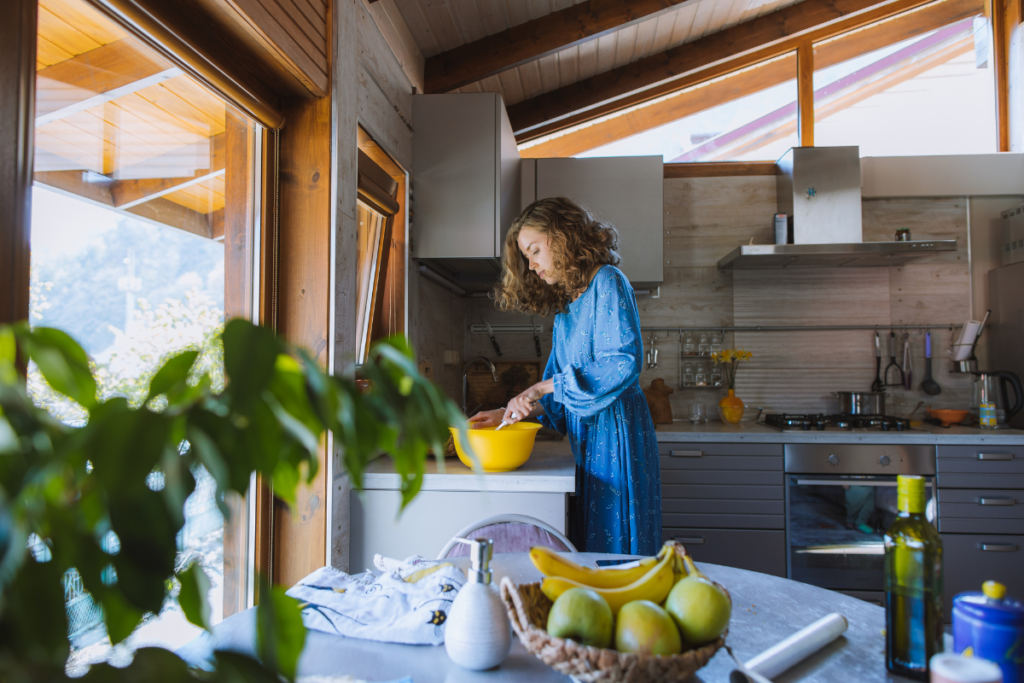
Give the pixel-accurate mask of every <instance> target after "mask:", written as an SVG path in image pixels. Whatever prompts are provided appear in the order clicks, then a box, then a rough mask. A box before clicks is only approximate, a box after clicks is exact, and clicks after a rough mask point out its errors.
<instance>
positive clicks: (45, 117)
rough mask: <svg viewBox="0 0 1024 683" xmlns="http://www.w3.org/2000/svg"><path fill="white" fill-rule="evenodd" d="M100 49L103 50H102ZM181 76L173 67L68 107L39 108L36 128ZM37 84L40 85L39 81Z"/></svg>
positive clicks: (179, 70) (178, 70) (177, 69)
mask: <svg viewBox="0 0 1024 683" xmlns="http://www.w3.org/2000/svg"><path fill="white" fill-rule="evenodd" d="M100 49H102V48H100ZM58 66H59V65H58ZM50 68H53V67H50ZM181 75H182V71H181V69H179V68H178V67H176V66H172V67H171V68H169V69H167V70H165V71H160V72H158V73H155V74H153V75H152V76H147V77H145V78H142V79H139V80H137V81H135V82H133V83H128V84H126V85H123V86H121V87H119V88H114V89H112V90H108V91H106V92H103V93H97V94H96V95H93V96H92V97H87V98H85V99H83V100H79V101H78V102H73V103H71V104H68V105H66V106H64V107H61V108H59V109H53V110H50V111H46V110H45V109H42V111H41V113H39V112H40V108H37V109H36V111H37V113H38V115H37V116H36V126H44V125H46V124H47V123H50V122H51V121H56V120H57V119H63V118H67V117H68V116H71V115H73V114H77V113H78V112H81V111H85V110H86V109H92V108H93V107H98V106H100V105H102V104H103V103H105V102H110V101H112V100H116V99H120V98H124V97H127V96H129V95H133V94H135V93H136V92H137V91H138V90H142V89H144V88H148V87H150V86H153V85H156V84H157V83H162V82H163V81H167V80H170V79H172V78H177V77H178V76H181ZM36 82H37V83H38V82H39V81H38V80H37V81H36ZM48 99H49V98H48ZM38 101H39V100H37V102H38ZM49 101H51V102H52V100H49Z"/></svg>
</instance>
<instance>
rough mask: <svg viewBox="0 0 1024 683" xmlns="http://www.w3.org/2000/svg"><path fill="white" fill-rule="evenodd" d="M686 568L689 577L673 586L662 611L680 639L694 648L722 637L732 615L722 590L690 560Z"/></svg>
mask: <svg viewBox="0 0 1024 683" xmlns="http://www.w3.org/2000/svg"><path fill="white" fill-rule="evenodd" d="M685 559H686V560H689V558H688V557H687V558H685ZM686 565H687V569H688V570H689V574H688V575H687V576H686V577H685V578H683V579H681V580H680V581H678V582H677V583H676V585H675V586H673V587H672V590H671V592H669V594H668V598H666V599H665V610H666V611H667V612H668V613H669V614H670V615H672V619H673V620H674V621H675V622H676V624H677V625H678V626H679V631H680V632H681V633H682V635H683V639H684V640H685V641H686V642H687V643H689V644H690V645H694V646H696V645H702V644H704V643H709V642H711V641H712V640H715V639H717V638H718V637H719V636H720V635H722V632H723V631H725V629H726V627H727V626H729V618H730V617H731V616H732V601H731V600H730V599H729V595H728V594H727V593H726V592H725V591H724V590H722V589H721V588H719V587H718V586H716V585H715V584H714V583H713V582H712V581H710V580H709V579H708V578H707V577H706V576H704V575H703V574H701V573H700V572H698V571H697V568H696V567H695V566H694V565H693V562H692V561H688V562H687V563H686Z"/></svg>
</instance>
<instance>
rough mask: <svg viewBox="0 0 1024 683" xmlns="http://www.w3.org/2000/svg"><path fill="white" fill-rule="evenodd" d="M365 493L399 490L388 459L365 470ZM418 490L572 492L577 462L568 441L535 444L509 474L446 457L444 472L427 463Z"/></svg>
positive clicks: (431, 462)
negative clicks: (470, 466)
mask: <svg viewBox="0 0 1024 683" xmlns="http://www.w3.org/2000/svg"><path fill="white" fill-rule="evenodd" d="M363 483H364V485H365V487H366V489H367V490H395V491H397V490H399V489H400V488H401V478H400V477H399V475H398V473H397V472H395V465H394V463H393V462H392V461H391V459H390V458H387V457H384V458H378V459H377V460H374V461H373V462H372V463H370V464H369V466H368V467H367V468H366V473H365V475H364V480H363ZM420 490H421V491H495V492H497V491H508V492H516V491H531V492H534V493H572V492H574V491H575V490H576V461H575V459H574V458H573V455H572V449H571V447H570V446H569V440H568V439H563V440H562V441H537V442H536V443H535V444H534V446H533V454H532V455H531V456H530V459H529V460H527V461H526V464H525V465H523V466H522V467H520V468H519V469H517V470H513V471H511V472H474V471H473V470H471V469H470V468H468V467H466V466H465V465H463V464H462V461H460V460H459V459H458V458H445V461H444V472H441V471H440V469H439V467H438V464H437V460H435V459H434V458H430V459H429V460H427V467H426V474H424V475H423V488H422V489H420Z"/></svg>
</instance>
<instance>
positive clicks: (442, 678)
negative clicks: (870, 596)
mask: <svg viewBox="0 0 1024 683" xmlns="http://www.w3.org/2000/svg"><path fill="white" fill-rule="evenodd" d="M602 557H621V556H610V555H598V554H590V553H581V554H579V555H577V556H576V558H577V559H578V560H579V561H581V562H593V560H595V559H597V558H602ZM467 562H468V559H467V558H462V562H460V564H466V563H467ZM698 567H699V568H700V569H701V571H703V572H705V573H706V574H707V575H708V576H709V577H711V578H712V579H714V580H716V581H718V582H719V583H721V584H722V585H724V586H725V587H726V588H728V589H729V591H730V593H731V594H732V599H733V613H732V622H731V623H730V628H729V636H728V639H727V640H728V643H729V645H730V647H732V649H733V651H734V652H735V653H736V656H737V657H739V658H740V659H741V660H743V661H747V660H749V659H751V658H752V657H754V656H755V655H757V654H758V653H760V652H762V651H764V650H766V649H767V648H768V647H770V646H772V645H774V644H775V643H777V642H779V641H781V640H782V639H784V638H785V637H787V636H789V635H791V634H793V633H794V632H796V631H798V630H800V629H801V628H803V627H805V626H807V625H809V624H811V623H812V622H814V621H816V620H818V619H819V618H821V617H823V616H825V615H827V614H829V613H831V612H839V613H840V614H842V615H843V616H845V617H846V619H847V620H848V622H849V624H850V628H849V629H848V630H847V632H846V633H845V634H844V635H843V636H841V637H840V638H839V639H838V640H836V641H834V642H832V643H831V644H830V645H828V646H826V647H825V648H824V649H823V650H821V651H819V652H818V653H817V654H815V655H812V656H811V657H810V658H809V659H807V660H804V661H803V662H802V663H800V664H798V665H797V666H796V667H795V668H793V669H791V670H790V671H788V672H786V673H784V674H781V675H780V676H777V677H776V678H775V683H795V682H796V681H801V682H807V683H812V682H813V683H847V682H848V681H858V683H872V682H873V681H906V680H908V679H905V678H902V677H899V676H892V675H891V674H889V673H888V672H887V671H886V669H885V641H884V638H883V636H882V629H883V628H884V611H883V610H882V608H881V607H878V606H876V605H871V604H869V603H866V602H862V601H860V600H857V599H855V598H851V597H848V596H846V595H842V594H840V593H834V592H832V591H828V590H825V589H822V588H817V587H815V586H810V585H807V584H803V583H798V582H796V581H790V580H788V579H781V578H778V577H774V576H768V575H766V574H759V573H756V572H751V571H747V570H744V569H735V568H732V567H723V566H719V565H714V564H704V563H698ZM493 570H494V577H495V583H498V582H500V580H501V577H503V576H508V577H510V578H511V579H512V580H513V581H515V582H517V583H529V582H532V581H537V580H539V578H540V574H539V573H538V572H537V570H536V569H534V567H533V565H532V564H530V560H529V557H528V556H527V555H526V554H510V555H497V556H495V558H494V563H493ZM254 641H255V610H246V611H244V612H241V613H240V614H236V615H234V616H232V617H229V618H228V619H226V620H224V621H223V622H222V623H221V624H220V625H218V626H217V627H215V628H214V630H213V633H212V635H204V636H201V637H200V638H197V639H196V640H194V641H192V642H191V643H189V644H188V645H186V646H184V647H183V648H181V649H180V650H179V651H178V654H179V655H181V656H182V657H183V658H184V659H186V660H187V661H189V662H192V663H197V662H199V661H201V660H203V659H204V658H206V657H208V656H209V654H210V652H211V651H212V649H214V648H218V649H230V650H236V651H241V652H247V653H250V654H251V653H252V652H253V651H254ZM733 668H734V665H733V662H732V660H731V659H730V658H729V655H728V653H726V652H725V650H724V649H723V650H721V651H719V652H718V654H716V655H715V657H714V658H713V659H712V660H711V661H710V662H709V663H708V665H707V666H705V667H704V668H703V669H701V670H700V671H699V672H698V673H697V676H696V677H695V678H693V679H691V680H693V681H696V682H705V683H711V682H713V681H714V682H718V681H727V680H728V677H729V673H730V672H731V671H732V670H733ZM299 674H300V675H304V676H341V675H350V676H353V677H355V678H358V679H363V680H367V681H391V680H394V679H397V678H401V677H403V676H412V679H413V681H414V683H518V682H526V681H529V682H530V683H568V681H569V679H568V678H567V677H566V676H563V675H561V674H559V673H557V672H555V671H554V670H552V669H550V668H548V667H547V666H546V665H544V664H543V663H542V662H541V661H540V660H538V659H536V658H535V657H534V656H533V655H531V654H530V653H528V652H526V650H525V649H524V648H523V646H522V645H520V643H519V641H518V640H517V639H513V645H512V652H511V654H510V655H509V657H508V659H506V660H505V662H504V663H503V664H502V665H501V666H499V667H498V668H497V669H493V670H491V671H485V672H474V671H467V670H465V669H462V668H460V667H458V666H456V665H454V664H452V663H451V662H450V661H449V660H448V656H447V654H446V653H445V651H444V648H443V647H428V646H410V645H395V644H388V643H376V642H372V641H366V640H357V639H354V638H343V637H340V636H336V635H329V634H326V633H320V632H316V631H310V632H309V635H308V637H307V640H306V648H305V650H304V651H303V654H302V658H301V659H300V661H299Z"/></svg>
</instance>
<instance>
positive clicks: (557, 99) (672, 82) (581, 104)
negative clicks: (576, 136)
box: [509, 0, 956, 142]
mask: <svg viewBox="0 0 1024 683" xmlns="http://www.w3.org/2000/svg"><path fill="white" fill-rule="evenodd" d="M708 1H709V0H704V2H708ZM955 1H956V0H939V2H955ZM875 3H876V0H804V1H803V2H800V3H798V4H796V5H791V6H789V7H786V8H784V9H781V10H778V11H777V12H773V13H772V14H769V15H765V16H763V17H761V18H759V19H755V20H754V21H751V22H747V23H744V24H740V25H738V26H734V27H732V28H730V29H726V30H724V31H721V32H718V33H715V34H712V35H710V36H707V37H706V38H701V39H698V40H695V41H693V42H690V43H687V44H685V45H681V46H679V47H676V48H672V49H669V50H666V51H665V52H662V53H660V54H657V55H652V56H650V57H647V58H645V59H641V60H639V61H637V62H633V63H632V64H629V65H627V66H624V67H620V68H618V69H614V70H612V71H609V72H606V73H601V74H598V75H597V76H594V77H592V78H590V79H587V80H585V81H580V82H578V83H574V84H571V85H568V86H565V87H562V88H559V89H558V90H555V91H552V92H546V93H544V94H543V95H539V96H538V97H535V98H532V99H530V100H525V101H523V102H520V103H519V104H516V105H514V106H512V107H509V118H510V119H511V121H512V129H513V130H514V131H516V132H517V139H518V140H519V141H520V142H524V141H527V140H530V139H534V138H537V137H541V136H543V135H548V134H550V133H552V132H556V131H558V130H563V129H565V128H569V127H571V126H574V125H577V124H579V123H582V122H585V121H588V120H592V119H594V118H598V117H601V116H606V115H608V114H611V113H614V112H615V111H618V110H621V109H625V108H627V107H631V106H634V105H637V104H640V103H642V102H645V101H648V100H651V99H654V98H657V97H660V96H662V95H665V94H667V93H670V92H674V91H677V90H680V89H682V88H685V87H689V86H690V85H693V84H695V83H699V82H702V81H704V80H708V79H711V78H715V77H718V76H721V75H723V74H725V73H728V72H730V71H734V70H737V69H740V68H744V67H746V66H749V65H751V64H756V63H758V62H761V61H764V60H766V59H770V58H772V57H775V56H778V55H780V54H784V53H786V52H789V51H792V50H795V49H796V47H797V45H798V44H799V43H800V42H803V41H804V40H811V41H815V42H817V41H820V40H825V39H827V38H831V37H834V36H835V35H838V34H840V33H845V32H848V31H850V30H853V29H856V28H860V27H862V26H865V25H867V24H869V23H872V22H875V21H878V20H880V19H884V18H887V17H890V16H893V15H895V14H898V13H900V12H904V11H906V10H909V9H914V8H917V7H920V6H922V5H925V4H929V3H928V0H892V1H889V2H884V3H882V4H881V5H878V4H875Z"/></svg>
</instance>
